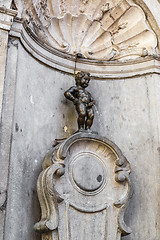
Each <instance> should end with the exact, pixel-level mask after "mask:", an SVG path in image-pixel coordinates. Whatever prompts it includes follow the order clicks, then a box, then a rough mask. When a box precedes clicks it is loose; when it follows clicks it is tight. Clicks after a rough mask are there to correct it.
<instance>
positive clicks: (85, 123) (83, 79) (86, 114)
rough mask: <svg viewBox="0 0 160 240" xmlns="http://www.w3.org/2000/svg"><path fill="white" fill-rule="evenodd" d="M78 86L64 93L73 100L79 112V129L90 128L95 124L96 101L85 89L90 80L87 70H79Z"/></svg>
mask: <svg viewBox="0 0 160 240" xmlns="http://www.w3.org/2000/svg"><path fill="white" fill-rule="evenodd" d="M75 80H76V86H73V87H71V88H70V89H68V90H67V91H66V92H65V93H64V95H65V97H66V98H67V99H69V100H70V101H72V102H73V103H74V105H75V107H76V111H77V113H78V119H77V122H78V129H79V130H83V129H86V130H88V129H90V128H91V126H92V124H93V119H94V110H93V106H94V104H95V101H94V100H93V98H92V96H91V94H90V93H89V92H88V91H86V90H85V88H86V87H88V84H89V81H90V74H89V73H85V72H78V73H77V74H76V76H75Z"/></svg>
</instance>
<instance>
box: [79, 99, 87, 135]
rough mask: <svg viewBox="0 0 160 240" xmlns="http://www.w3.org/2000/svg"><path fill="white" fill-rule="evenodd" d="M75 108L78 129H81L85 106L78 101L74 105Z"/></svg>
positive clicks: (85, 114)
mask: <svg viewBox="0 0 160 240" xmlns="http://www.w3.org/2000/svg"><path fill="white" fill-rule="evenodd" d="M76 110H77V113H78V119H77V122H78V129H79V130H81V129H84V124H85V117H86V116H87V113H86V106H85V105H84V104H83V103H79V104H77V106H76Z"/></svg>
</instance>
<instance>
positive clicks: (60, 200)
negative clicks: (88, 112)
mask: <svg viewBox="0 0 160 240" xmlns="http://www.w3.org/2000/svg"><path fill="white" fill-rule="evenodd" d="M43 169H44V170H43V171H42V172H41V174H40V176H39V179H38V185H37V190H38V197H39V201H40V205H41V209H42V217H41V220H40V222H38V223H37V224H36V225H35V229H36V230H37V231H41V232H42V239H43V240H46V239H50V240H56V239H57V238H58V239H59V240H75V239H77V240H81V239H83V240H97V239H99V240H103V239H106V240H120V239H121V236H122V235H127V234H129V233H130V232H131V229H130V228H129V227H127V226H126V224H125V223H124V220H123V217H124V213H125V209H126V207H127V203H128V201H129V199H130V197H131V194H132V189H131V184H130V179H129V173H130V165H129V163H128V161H127V160H126V158H125V157H124V156H123V154H122V152H121V151H120V149H119V148H118V147H117V146H116V145H115V144H114V143H112V142H111V141H109V140H108V139H106V138H101V137H100V136H98V135H97V134H94V133H88V132H86V131H85V132H79V133H76V134H74V135H72V136H71V137H69V138H68V139H66V140H65V141H62V143H60V144H58V145H57V146H56V147H54V148H53V149H52V150H51V151H50V152H49V153H48V154H47V155H46V157H45V158H44V161H43ZM46 231H47V233H46Z"/></svg>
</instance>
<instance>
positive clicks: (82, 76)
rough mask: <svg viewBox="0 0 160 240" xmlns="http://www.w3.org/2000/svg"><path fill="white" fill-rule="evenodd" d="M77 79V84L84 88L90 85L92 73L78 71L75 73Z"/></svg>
mask: <svg viewBox="0 0 160 240" xmlns="http://www.w3.org/2000/svg"><path fill="white" fill-rule="evenodd" d="M75 81H76V85H77V86H81V87H83V88H86V87H88V84H89V81H90V73H86V72H78V73H77V74H76V75H75Z"/></svg>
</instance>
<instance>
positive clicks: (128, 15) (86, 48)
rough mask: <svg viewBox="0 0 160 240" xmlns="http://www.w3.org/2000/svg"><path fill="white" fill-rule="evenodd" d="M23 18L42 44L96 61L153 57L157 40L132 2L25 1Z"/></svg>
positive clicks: (82, 0)
mask: <svg viewBox="0 0 160 240" xmlns="http://www.w3.org/2000/svg"><path fill="white" fill-rule="evenodd" d="M22 2H23V5H24V12H23V18H24V19H25V20H26V23H27V26H28V27H29V28H30V29H31V30H32V31H33V33H34V34H35V36H36V37H37V38H39V39H40V41H42V42H44V43H46V44H47V45H48V46H51V47H53V48H55V49H58V50H60V51H62V52H65V53H69V54H71V55H76V54H77V53H81V54H82V55H83V57H85V58H88V59H96V60H118V59H119V60H121V59H122V60H123V59H125V60H126V59H135V58H137V57H144V56H147V55H154V54H155V51H156V47H157V38H156V35H155V34H154V32H153V31H152V30H151V29H150V27H149V24H148V23H147V21H146V17H145V14H144V12H143V10H142V9H141V8H140V7H139V6H138V5H136V4H135V3H134V2H133V1H131V0H114V1H113V0H108V1H106V0H103V1H101V0H75V1H71V0H67V1H63V0H53V1H47V0H37V1H34V0H30V1H28V0H23V1H22Z"/></svg>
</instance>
